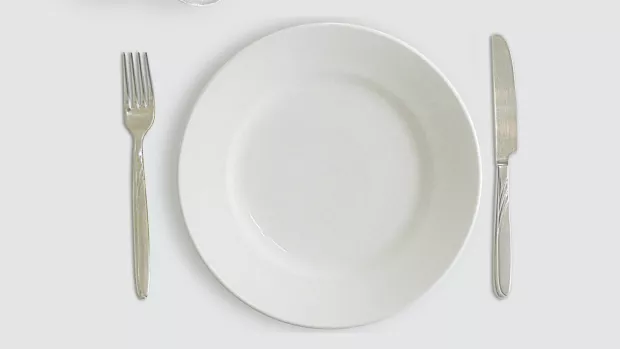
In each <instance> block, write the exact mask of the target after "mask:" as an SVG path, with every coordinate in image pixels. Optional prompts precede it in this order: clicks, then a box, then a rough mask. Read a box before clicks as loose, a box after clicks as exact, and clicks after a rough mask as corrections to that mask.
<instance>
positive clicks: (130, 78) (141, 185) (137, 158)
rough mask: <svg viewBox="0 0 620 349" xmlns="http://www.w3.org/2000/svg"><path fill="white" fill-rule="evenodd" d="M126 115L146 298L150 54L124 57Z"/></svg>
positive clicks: (140, 291)
mask: <svg viewBox="0 0 620 349" xmlns="http://www.w3.org/2000/svg"><path fill="white" fill-rule="evenodd" d="M122 76H123V114H124V119H125V126H126V127H127V129H128V130H129V132H130V133H131V136H132V138H133V155H132V216H133V237H134V239H133V241H134V276H135V286H136V294H137V295H138V298H140V299H145V298H146V297H147V295H148V291H149V218H148V208H147V200H146V183H145V176H144V157H143V152H142V143H143V140H144V136H145V135H146V133H147V132H148V130H149V129H150V128H151V126H152V125H153V120H155V96H154V93H153V82H152V79H151V71H150V67H149V59H148V56H147V54H146V53H136V54H135V55H134V54H132V53H123V54H122Z"/></svg>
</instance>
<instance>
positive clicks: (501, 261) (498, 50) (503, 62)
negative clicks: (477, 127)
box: [491, 34, 517, 299]
mask: <svg viewBox="0 0 620 349" xmlns="http://www.w3.org/2000/svg"><path fill="white" fill-rule="evenodd" d="M491 66H492V75H493V116H494V119H495V167H496V178H495V224H494V234H493V289H494V290H495V295H496V296H497V298H499V299H504V298H506V297H508V294H509V293H510V288H511V275H510V274H511V269H512V266H511V264H512V261H511V258H512V257H511V247H510V217H509V210H508V208H509V202H510V197H509V185H508V174H509V171H508V160H509V158H510V155H512V154H513V153H514V152H516V151H517V99H516V96H515V83H514V73H513V68H512V59H511V57H510V50H509V49H508V44H507V43H506V40H505V39H504V38H503V37H502V36H501V35H498V34H494V35H492V36H491Z"/></svg>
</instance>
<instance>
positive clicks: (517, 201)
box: [0, 0, 620, 349]
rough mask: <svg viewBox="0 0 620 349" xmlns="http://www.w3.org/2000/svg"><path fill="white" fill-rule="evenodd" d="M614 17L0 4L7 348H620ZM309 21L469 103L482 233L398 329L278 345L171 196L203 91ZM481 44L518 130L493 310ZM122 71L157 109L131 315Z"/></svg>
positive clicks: (298, 332) (486, 7)
mask: <svg viewBox="0 0 620 349" xmlns="http://www.w3.org/2000/svg"><path fill="white" fill-rule="evenodd" d="M614 3H615V2H614V1H604V0H589V1H575V2H570V3H569V2H567V1H560V0H545V1H542V0H537V1H535V0H521V1H515V0H510V1H508V0H467V1H457V0H436V1H430V0H428V1H420V0H415V1H413V0H409V1H408V0H381V1H372V0H312V1H302V0H222V1H221V3H219V4H218V5H216V6H213V7H209V8H202V9H199V8H193V7H189V6H186V5H183V4H181V3H179V2H177V1H176V0H55V1H52V0H27V1H5V2H3V3H2V4H1V5H0V45H1V46H0V47H1V49H0V160H1V164H2V167H1V170H0V208H1V210H2V211H1V212H2V215H1V217H0V348H6V349H13V348H56V347H59V348H60V347H62V348H223V347H231V346H232V347H240V348H242V347H247V348H254V347H259V348H260V347H263V346H265V347H270V348H293V347H295V348H317V347H321V348H341V347H345V346H348V347H355V348H378V347H381V348H397V347H402V348H405V347H406V348H457V347H459V348H460V347H464V348H501V349H509V348H543V347H575V348H586V347H588V348H618V347H620V339H619V337H618V335H617V330H618V324H619V321H620V320H618V313H619V312H620V298H619V297H618V296H617V292H618V290H619V288H620V287H619V286H620V282H619V281H618V280H619V276H620V274H619V273H618V267H620V258H619V257H618V255H619V254H618V246H619V245H620V233H619V232H618V225H617V217H618V215H620V204H619V203H618V200H617V198H618V194H620V185H619V181H618V178H619V175H620V173H619V172H620V167H619V165H618V161H617V158H618V157H617V151H616V149H617V148H618V147H620V145H619V144H618V137H617V134H618V128H619V127H620V121H619V120H620V116H619V115H618V108H617V100H618V96H620V86H619V85H618V84H617V82H618V81H620V79H619V78H620V49H619V47H620V22H618V20H617V13H618V12H617V10H615V7H614ZM312 21H346V22H354V23H360V24H365V25H368V26H371V27H375V28H377V29H380V30H383V31H385V32H387V33H389V34H392V35H395V36H397V37H399V38H402V39H404V40H405V41H407V42H409V43H410V44H412V45H413V46H415V47H416V48H418V49H419V50H420V51H421V52H422V53H423V54H425V55H426V56H427V57H428V58H429V59H430V60H432V61H433V62H434V63H435V64H436V65H437V66H438V67H439V68H440V69H441V70H442V71H443V72H444V73H445V74H446V76H447V77H448V79H450V80H451V82H452V83H453V84H454V85H455V87H456V88H457V90H458V91H459V93H460V94H461V96H462V97H463V99H464V101H465V104H466V105H467V107H468V110H469V112H470V114H471V116H472V118H473V121H474V124H475V127H476V131H477V133H478V137H479V142H480V147H481V153H482V154H481V156H482V165H483V175H484V178H483V180H484V184H483V188H482V201H481V204H480V212H479V215H478V218H477V221H476V223H475V226H474V229H473V231H472V234H471V236H470V239H469V240H468V243H467V245H466V247H465V249H464V250H463V253H462V254H461V257H460V258H459V260H458V262H457V263H456V264H455V266H454V267H453V269H451V270H450V272H449V273H448V274H447V275H446V277H445V278H443V279H442V280H441V281H440V283H439V284H437V286H436V287H435V288H434V289H433V290H432V291H431V292H430V293H428V294H427V295H426V296H424V297H423V298H422V299H420V300H419V301H417V302H416V303H414V304H413V305H411V306H410V307H408V308H406V309H404V310H403V311H402V312H401V313H399V314H398V315H396V316H394V317H393V318H390V319H388V320H386V321H383V322H381V323H378V324H375V325H371V326H367V327H363V328H357V329H351V330H345V331H341V332H337V333H338V334H341V335H334V333H333V332H328V333H327V334H326V333H325V332H324V331H316V330H306V329H301V328H297V327H293V326H289V325H285V324H283V323H280V322H277V321H275V320H272V319H270V318H267V317H265V316H263V315H261V314H259V313H257V312H255V311H254V310H251V309H250V308H248V307H247V306H245V305H244V304H242V303H241V302H240V301H238V300H237V299H236V298H235V297H234V296H232V295H231V294H229V293H228V292H227V291H226V290H225V289H224V288H223V287H222V286H221V285H219V284H218V283H217V281H216V280H215V279H214V277H213V276H212V275H211V274H210V273H209V271H208V269H207V268H206V266H205V265H204V264H203V263H202V261H201V259H200V257H199V255H198V254H197V252H196V250H195V249H194V247H193V245H192V242H191V240H190V237H189V234H188V232H187V230H186V228H185V226H184V223H183V219H182V217H181V212H180V206H179V200H178V197H177V183H176V171H177V159H178V152H179V144H180V142H181V138H182V132H183V129H184V126H185V124H186V122H187V120H188V117H189V111H190V108H191V106H192V102H193V101H194V100H195V99H196V97H197V95H198V93H199V91H200V89H201V87H202V86H203V85H204V84H205V82H206V81H207V80H208V77H209V76H210V75H211V74H212V73H213V72H214V70H215V69H216V68H217V67H218V66H219V65H221V64H222V63H223V62H224V61H225V59H226V58H227V57H229V56H230V55H231V54H232V53H233V52H235V51H236V50H238V49H239V48H241V47H243V46H244V45H246V44H248V43H249V42H251V41H252V40H253V39H255V38H258V37H260V36H262V35H264V34H266V33H269V32H271V31H273V30H275V29H278V28H282V27H285V26H288V25H292V24H299V23H306V22H312ZM492 32H500V33H502V34H504V35H505V36H506V37H507V39H508V41H509V44H510V46H511V49H512V51H513V59H514V64H515V70H516V79H517V97H518V101H519V111H520V115H519V116H520V118H519V127H520V130H519V142H520V149H519V152H518V154H517V155H516V156H515V157H514V158H513V161H512V173H511V174H512V208H511V213H512V219H513V232H514V240H513V242H514V251H515V255H514V263H515V264H514V288H513V293H512V295H511V297H510V299H509V300H507V301H504V302H499V301H497V300H496V299H495V298H494V297H493V295H492V291H491V284H490V248H491V225H492V222H491V221H492V218H491V213H492V196H493V175H494V172H493V148H492V119H491V106H490V73H489V52H488V35H489V34H491V33H492ZM124 50H144V51H148V52H149V54H150V57H151V66H152V70H153V74H154V78H155V84H156V94H157V103H158V115H157V119H156V121H155V125H154V127H153V129H152V130H151V131H150V133H149V135H148V136H147V138H146V143H145V157H146V171H147V181H148V195H149V204H150V207H149V208H150V219H151V241H152V245H151V253H152V259H151V265H152V272H151V292H150V297H149V299H148V300H147V301H145V302H139V301H137V300H136V298H135V296H134V292H133V277H132V264H131V260H132V254H131V224H130V219H131V217H130V206H129V205H130V200H129V199H130V180H129V179H130V177H129V175H130V172H129V171H130V144H131V143H130V137H129V134H128V133H127V131H126V130H125V128H124V127H123V124H122V118H121V113H120V111H121V105H120V104H121V100H120V52H121V51H124ZM283 333H292V334H295V335H293V336H290V335H289V336H282V334H283ZM368 333H370V334H371V336H368V335H367V334H368ZM273 334H276V335H278V336H277V337H275V338H274V337H273ZM256 335H261V336H260V337H256V338H254V336H256ZM265 336H266V337H265Z"/></svg>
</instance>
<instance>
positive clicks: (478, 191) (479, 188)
mask: <svg viewBox="0 0 620 349" xmlns="http://www.w3.org/2000/svg"><path fill="white" fill-rule="evenodd" d="M331 26H334V27H345V28H349V29H355V30H360V31H365V32H368V33H371V34H375V35H377V36H380V37H382V38H384V39H386V40H390V41H392V42H395V43H396V44H398V45H400V46H402V47H403V48H405V49H407V50H408V51H410V52H412V53H413V54H415V55H416V56H418V57H419V58H420V59H421V60H422V61H423V62H424V63H425V64H427V65H428V66H429V67H430V68H431V69H432V70H433V71H434V72H435V73H436V74H437V75H438V76H439V77H440V78H441V80H442V81H443V82H444V83H445V84H446V86H448V88H449V89H450V91H451V92H452V94H453V95H454V97H455V98H456V100H457V102H458V104H459V106H460V109H461V110H462V112H463V114H464V116H465V118H466V119H467V124H468V126H469V130H470V132H471V135H472V140H473V144H474V150H475V158H476V166H474V168H475V170H476V176H475V179H476V182H477V183H476V195H475V207H474V210H473V214H472V215H471V218H470V222H469V227H468V228H467V232H466V234H465V237H464V238H463V241H462V243H461V245H460V246H459V248H458V251H457V253H456V254H455V256H454V258H453V259H452V261H451V262H450V264H449V265H448V267H446V268H445V269H444V270H443V271H442V272H441V275H439V276H438V278H437V279H436V280H435V281H434V282H433V283H432V284H431V285H430V286H429V287H428V288H427V289H426V290H424V291H422V292H421V293H420V295H419V296H418V297H417V298H415V299H411V300H408V301H406V302H405V303H404V304H403V306H402V307H400V308H398V310H397V311H395V312H390V313H388V314H384V315H383V316H380V317H376V318H374V319H372V320H365V321H361V322H357V323H355V324H351V325H346V326H315V325H310V324H307V323H298V322H295V321H290V320H286V319H283V318H281V317H278V316H276V315H273V314H270V313H269V312H268V311H266V310H264V309H259V308H258V307H256V306H254V305H252V304H251V303H249V302H247V301H246V300H245V299H243V298H242V297H241V296H240V295H238V294H237V292H235V291H234V290H233V289H232V288H230V287H229V286H228V285H227V284H226V283H225V282H224V281H223V280H222V279H221V278H220V276H219V275H218V274H217V273H216V272H215V271H214V270H213V269H212V268H211V266H210V265H209V263H207V261H206V260H205V258H204V257H203V255H202V253H201V252H200V248H199V246H198V244H197V243H196V239H195V238H194V234H193V233H192V231H191V229H190V227H189V224H188V220H187V212H186V208H184V205H183V201H184V200H183V190H181V181H182V179H181V178H182V175H181V172H182V165H181V164H182V163H183V152H184V148H185V143H186V135H187V132H188V128H189V125H190V123H191V120H192V118H193V116H194V114H195V111H196V107H197V105H198V104H199V101H200V100H201V99H202V97H203V96H204V95H205V93H207V91H208V90H209V87H210V85H211V84H212V83H213V82H214V81H215V80H216V79H217V78H218V77H219V76H220V75H221V74H222V72H223V71H224V70H226V68H227V67H228V66H229V65H231V64H232V62H233V61H234V60H235V58H237V57H238V56H239V55H240V54H241V53H242V52H244V51H246V50H247V49H249V48H250V47H252V46H254V45H256V44H258V43H260V42H262V41H263V40H265V39H267V38H269V37H271V36H274V35H277V34H279V33H281V32H284V31H289V30H294V29H298V28H307V27H331ZM188 114H189V115H188V118H187V121H186V124H185V127H184V129H183V136H182V139H181V144H180V147H179V153H178V154H179V156H178V161H177V171H176V172H177V183H176V188H177V193H178V199H179V205H180V208H181V213H182V216H183V221H184V224H185V227H186V229H187V233H188V234H189V237H190V240H191V241H192V244H193V246H194V248H195V250H196V253H198V256H199V257H200V260H201V261H202V262H203V264H204V265H205V266H206V267H207V269H208V270H209V272H210V273H211V275H212V276H213V277H214V278H215V279H216V280H217V282H218V283H220V285H222V286H223V287H224V288H225V289H226V290H227V291H228V292H230V293H231V294H232V295H233V296H234V297H235V298H237V299H238V300H240V301H241V302H242V303H243V304H245V305H247V306H248V307H250V308H251V309H253V310H254V311H256V312H258V313H260V314H263V315H266V316H267V317H269V318H272V319H274V320H277V321H279V322H282V323H285V324H288V325H293V326H299V327H302V328H309V329H323V330H338V329H349V328H355V327H363V326H367V325H371V324H374V323H377V322H380V321H383V320H385V319H387V318H389V317H392V316H395V315H397V314H398V313H401V312H403V311H404V310H405V309H408V308H410V307H411V306H412V305H413V304H414V303H415V302H417V301H419V300H420V299H421V298H423V297H424V296H426V295H427V294H428V293H429V292H430V291H432V290H433V289H434V288H435V287H437V284H439V283H440V282H441V281H442V280H443V279H444V278H445V276H446V274H448V272H449V271H450V270H452V268H453V267H454V265H455V264H456V263H457V261H458V260H459V259H460V258H461V255H462V254H463V250H464V249H465V246H466V245H467V244H468V242H469V240H470V238H471V235H472V231H473V228H474V226H475V223H476V221H477V218H478V214H479V210H480V199H481V195H482V183H483V173H482V161H481V153H480V144H479V140H478V135H477V132H476V128H475V127H474V123H473V120H472V118H471V115H470V113H469V111H468V109H467V107H466V105H465V102H464V100H463V98H462V97H461V95H460V94H459V93H458V91H457V89H456V88H455V86H454V85H453V84H452V83H451V81H450V80H449V79H448V78H447V77H446V75H445V74H444V73H443V72H442V71H441V70H440V69H439V68H438V67H437V66H436V65H435V64H434V63H433V62H432V61H430V60H429V59H428V58H427V57H426V56H425V55H423V54H422V53H421V52H420V51H418V50H417V49H416V48H415V47H413V46H412V45H410V44H409V43H407V42H406V41H404V40H402V39H399V38H398V37H396V36H393V35H391V34H388V33H386V32H384V31H381V30H378V29H374V28H371V27H368V26H365V25H362V24H354V23H349V22H335V21H327V22H311V23H302V24H293V25H288V26H285V27H282V28H278V29H276V30H271V31H269V32H268V33H267V34H265V35H261V36H259V37H258V38H256V39H253V40H252V41H251V42H249V43H248V44H246V45H240V47H239V48H237V49H236V50H235V51H234V53H233V54H232V55H230V56H229V57H227V58H225V62H224V63H223V64H221V65H219V66H217V67H216V68H215V72H214V73H213V74H212V75H211V76H210V77H209V78H208V79H207V81H206V82H205V83H204V85H203V86H202V87H201V89H200V92H199V93H198V94H197V97H196V98H195V100H194V101H193V105H192V108H191V110H190V111H189V113H188Z"/></svg>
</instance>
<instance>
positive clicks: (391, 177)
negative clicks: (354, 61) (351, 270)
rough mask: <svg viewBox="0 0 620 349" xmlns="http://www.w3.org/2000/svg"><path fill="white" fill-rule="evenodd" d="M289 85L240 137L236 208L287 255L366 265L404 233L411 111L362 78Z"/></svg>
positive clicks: (411, 199)
mask: <svg viewBox="0 0 620 349" xmlns="http://www.w3.org/2000/svg"><path fill="white" fill-rule="evenodd" d="M298 82H299V80H298ZM286 87H288V88H287V89H286V90H285V91H282V93H278V94H277V95H276V96H275V98H271V99H270V100H269V101H268V102H266V103H263V104H261V107H260V108H258V110H257V111H256V113H254V114H253V115H251V116H250V118H249V121H248V123H247V124H246V127H245V128H244V129H243V130H242V131H241V133H240V134H239V135H238V137H237V141H236V142H235V145H234V147H233V149H234V150H233V151H232V155H231V162H230V164H231V166H230V167H229V179H230V181H229V183H230V189H231V192H232V193H233V195H232V202H233V205H234V206H235V210H236V212H238V213H239V216H240V218H241V219H243V220H244V221H245V222H246V223H248V224H246V226H247V227H249V229H248V231H249V232H250V235H253V236H255V237H258V241H260V242H261V243H263V244H265V245H267V246H268V248H269V249H270V250H271V251H272V252H275V251H277V252H275V253H278V254H280V255H281V256H283V257H284V258H290V259H294V260H296V261H298V262H301V263H303V264H305V265H307V266H310V267H312V268H319V269H330V270H332V269H334V268H335V269H339V268H343V267H346V268H348V267H354V266H356V265H359V264H360V263H364V262H366V261H368V260H369V259H371V258H373V257H376V256H377V255H379V254H380V253H381V252H382V251H384V250H385V249H386V248H389V247H391V246H393V245H394V244H395V243H396V242H397V240H398V239H399V238H400V237H402V236H403V235H404V234H407V233H410V231H409V230H410V229H408V228H409V227H410V226H411V224H412V220H413V214H414V213H415V211H416V205H417V202H418V192H419V189H420V182H421V181H420V171H421V169H420V167H419V166H420V161H419V159H418V151H419V150H418V149H417V147H416V143H415V142H414V138H413V137H412V132H411V130H410V128H409V127H408V124H407V122H406V120H407V118H408V117H410V116H409V115H408V114H407V113H408V111H407V110H406V109H404V108H402V107H401V106H399V104H398V103H397V102H395V101H394V100H393V99H391V98H390V96H387V95H386V94H385V93H383V92H382V91H381V90H380V89H378V88H375V87H374V86H373V85H372V84H371V83H368V82H364V81H362V80H359V79H352V78H347V77H342V76H340V77H324V78H321V79H317V80H313V81H306V82H304V83H303V84H301V86H300V84H299V83H298V84H297V85H295V86H288V85H287V86H286Z"/></svg>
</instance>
